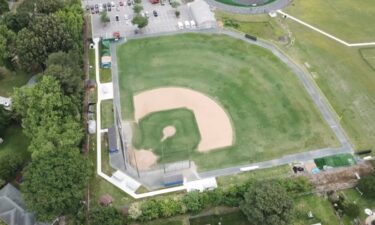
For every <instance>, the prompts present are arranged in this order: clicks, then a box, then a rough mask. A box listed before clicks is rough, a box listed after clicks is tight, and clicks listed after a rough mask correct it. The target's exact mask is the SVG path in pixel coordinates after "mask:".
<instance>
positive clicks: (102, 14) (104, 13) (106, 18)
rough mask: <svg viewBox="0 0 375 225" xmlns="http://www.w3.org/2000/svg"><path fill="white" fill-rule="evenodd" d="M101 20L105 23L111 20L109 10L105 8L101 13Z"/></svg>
mask: <svg viewBox="0 0 375 225" xmlns="http://www.w3.org/2000/svg"><path fill="white" fill-rule="evenodd" d="M100 21H101V22H102V23H104V24H107V23H108V22H109V21H110V20H109V17H108V14H107V10H103V11H102V12H101V13H100Z"/></svg>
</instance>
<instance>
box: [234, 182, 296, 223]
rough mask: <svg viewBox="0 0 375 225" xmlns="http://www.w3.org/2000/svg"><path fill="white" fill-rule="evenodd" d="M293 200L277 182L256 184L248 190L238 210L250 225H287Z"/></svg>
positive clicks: (290, 216)
mask: <svg viewBox="0 0 375 225" xmlns="http://www.w3.org/2000/svg"><path fill="white" fill-rule="evenodd" d="M292 208H293V200H292V198H291V196H290V195H289V194H288V192H287V191H286V189H285V188H284V187H283V186H281V185H280V183H279V182H277V181H263V182H258V183H257V184H256V185H255V186H254V187H253V188H250V189H249V190H248V191H247V192H246V193H245V196H244V200H243V201H242V202H241V204H240V209H241V210H242V212H243V213H244V214H245V215H246V216H247V218H248V220H249V222H250V224H252V225H258V224H263V225H274V224H278V225H288V224H290V221H291V218H292Z"/></svg>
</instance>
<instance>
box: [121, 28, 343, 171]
mask: <svg viewBox="0 0 375 225" xmlns="http://www.w3.org/2000/svg"><path fill="white" fill-rule="evenodd" d="M117 55H118V64H119V77H120V95H121V104H122V112H123V119H126V120H129V121H134V133H133V145H134V149H137V150H141V151H143V152H148V153H152V154H154V155H155V157H154V160H156V161H157V162H162V161H163V159H164V158H163V157H168V159H169V160H175V161H178V160H185V159H186V157H189V158H190V159H192V160H193V161H194V162H195V163H196V164H197V166H198V168H199V169H200V170H209V169H213V168H223V167H227V166H233V165H239V164H245V163H250V162H258V161H264V160H269V159H275V158H279V157H281V156H283V155H286V154H291V153H297V152H304V151H309V150H314V149H318V148H323V147H328V146H337V145H338V143H337V141H336V139H335V137H334V135H333V133H332V132H331V131H330V129H329V128H328V126H327V125H326V123H325V122H324V121H323V119H322V117H321V115H320V113H319V111H318V110H317V108H316V107H315V105H314V104H313V102H312V101H311V99H310V97H309V96H308V94H307V93H306V91H305V90H304V88H303V86H302V85H301V84H300V82H299V80H298V79H297V78H296V76H295V75H294V74H293V72H292V71H291V70H290V69H289V68H288V67H287V66H286V65H285V64H283V63H282V62H281V61H280V60H279V59H278V58H276V57H275V56H274V55H272V54H271V53H270V52H268V51H266V50H264V49H262V48H260V47H257V46H254V45H249V44H247V43H245V42H243V41H240V40H236V39H232V38H230V37H227V36H224V35H214V34H212V35H208V34H181V35H174V36H167V37H157V38H146V39H139V40H130V41H128V42H127V43H126V44H124V45H122V46H120V47H119V48H118V49H117ZM171 87H173V88H171ZM173 90H175V91H176V92H170V91H173ZM173 93H175V94H173ZM147 96H148V97H147ZM210 127H211V129H209V128H210ZM215 137H216V138H217V139H216V140H214V138H215ZM210 142H212V143H210ZM220 146H221V147H220ZM137 150H135V151H137ZM180 153H183V154H180ZM157 162H154V163H157Z"/></svg>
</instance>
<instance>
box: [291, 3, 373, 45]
mask: <svg viewBox="0 0 375 225" xmlns="http://www.w3.org/2000/svg"><path fill="white" fill-rule="evenodd" d="M284 11H285V12H287V13H289V14H291V15H292V16H295V17H297V18H298V19H301V20H303V21H304V22H307V23H309V24H311V25H313V26H316V27H318V28H320V29H322V30H324V31H326V32H328V33H330V34H332V35H334V36H336V37H338V38H340V39H342V40H344V41H347V42H370V41H375V29H374V24H373V22H374V21H375V7H374V0H356V1H353V0H312V1H307V0H295V1H293V3H292V4H291V5H290V6H289V7H287V8H286V9H285V10H284Z"/></svg>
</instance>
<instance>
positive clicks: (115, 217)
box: [90, 206, 125, 225]
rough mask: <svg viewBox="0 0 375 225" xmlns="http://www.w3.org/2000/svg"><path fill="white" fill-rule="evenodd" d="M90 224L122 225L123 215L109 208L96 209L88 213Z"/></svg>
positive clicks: (123, 222) (123, 221)
mask: <svg viewBox="0 0 375 225" xmlns="http://www.w3.org/2000/svg"><path fill="white" fill-rule="evenodd" d="M90 224H92V225H124V224H125V220H124V217H123V215H121V213H120V212H119V211H118V210H117V209H116V208H113V207H111V206H109V207H97V208H95V209H92V210H91V211H90Z"/></svg>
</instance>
